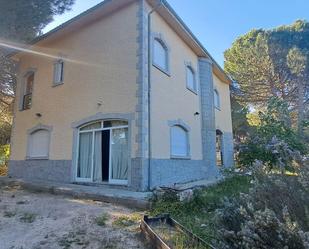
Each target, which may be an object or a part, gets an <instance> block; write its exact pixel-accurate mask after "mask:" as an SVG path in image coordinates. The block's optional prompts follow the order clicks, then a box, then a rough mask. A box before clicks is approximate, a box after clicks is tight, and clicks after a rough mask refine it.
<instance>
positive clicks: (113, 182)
mask: <svg viewBox="0 0 309 249" xmlns="http://www.w3.org/2000/svg"><path fill="white" fill-rule="evenodd" d="M117 120H119V121H125V122H127V124H126V125H119V126H112V127H104V122H105V121H117ZM94 123H101V127H100V128H93V129H89V130H82V129H83V128H84V127H87V126H89V125H91V124H94ZM117 129H128V151H129V153H130V151H131V148H130V126H129V120H126V119H116V118H115V119H102V120H97V121H91V122H89V123H86V124H83V125H82V126H80V127H79V128H78V137H77V148H76V160H75V161H76V163H75V176H74V178H75V180H76V181H77V182H93V171H94V139H95V133H96V132H99V131H105V130H109V131H110V145H109V146H110V148H109V149H110V155H109V157H110V158H109V177H108V178H109V180H108V184H110V185H128V184H129V177H130V175H129V173H128V179H127V180H117V179H112V175H111V173H112V172H111V165H112V164H111V156H112V150H111V146H112V144H111V141H112V131H113V130H117ZM83 133H92V158H91V177H90V178H82V177H78V171H77V169H78V162H79V146H80V134H83ZM128 160H129V158H128ZM129 167H130V165H129Z"/></svg>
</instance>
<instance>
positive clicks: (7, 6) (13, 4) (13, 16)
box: [0, 0, 75, 145]
mask: <svg viewBox="0 0 309 249" xmlns="http://www.w3.org/2000/svg"><path fill="white" fill-rule="evenodd" d="M74 1H75V0H44V1H42V0H9V1H6V0H0V114H1V116H0V145H1V144H3V143H6V142H7V141H8V138H9V136H10V130H11V123H12V117H11V115H12V114H11V110H12V103H13V101H14V96H15V85H16V63H15V62H14V61H13V60H11V59H9V58H7V57H6V56H5V55H6V54H7V53H8V52H9V51H10V50H8V49H7V48H6V47H4V46H1V43H3V42H5V43H11V42H14V43H18V44H19V43H20V44H21V45H22V44H25V43H28V42H30V41H31V40H33V39H34V38H35V37H37V36H38V35H40V34H41V32H42V29H43V28H44V27H46V25H47V24H49V23H50V22H51V21H52V20H53V16H54V15H58V14H63V13H64V12H65V11H68V10H70V8H71V6H72V5H73V4H74Z"/></svg>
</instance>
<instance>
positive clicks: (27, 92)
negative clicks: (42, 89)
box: [22, 72, 34, 110]
mask: <svg viewBox="0 0 309 249" xmlns="http://www.w3.org/2000/svg"><path fill="white" fill-rule="evenodd" d="M33 83H34V72H31V73H29V74H27V76H26V77H25V83H24V89H23V98H22V103H23V105H22V110H28V109H30V108H31V105H32V92H33Z"/></svg>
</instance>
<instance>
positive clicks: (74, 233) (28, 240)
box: [0, 187, 148, 249]
mask: <svg viewBox="0 0 309 249" xmlns="http://www.w3.org/2000/svg"><path fill="white" fill-rule="evenodd" d="M138 215H141V214H139V213H136V212H134V210H131V209H128V208H124V207H121V206H116V205H112V204H108V203H102V202H96V201H88V200H75V199H72V198H68V197H62V196H55V195H50V194H43V193H30V192H27V191H25V190H21V189H19V188H18V187H15V188H12V187H2V188H0V249H71V248H72V249H86V248H87V249H103V248H106V249H121V248H124V249H131V248H132V249H133V248H136V249H138V248H140V249H142V248H146V246H145V245H144V244H143V242H142V241H143V239H142V238H141V237H140V232H139V228H138V221H136V220H135V222H129V226H128V227H126V224H125V223H124V226H121V227H119V226H117V225H116V224H118V223H119V222H118V223H117V221H119V220H123V217H130V216H134V217H136V216H138ZM135 219H136V218H135ZM147 248H148V247H147Z"/></svg>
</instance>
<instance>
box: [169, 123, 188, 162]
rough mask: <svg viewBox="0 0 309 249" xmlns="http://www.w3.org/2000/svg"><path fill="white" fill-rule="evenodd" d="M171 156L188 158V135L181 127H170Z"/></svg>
mask: <svg viewBox="0 0 309 249" xmlns="http://www.w3.org/2000/svg"><path fill="white" fill-rule="evenodd" d="M171 156H172V157H189V135H188V131H187V130H186V129H184V128H183V127H182V126H179V125H175V126H172V127H171Z"/></svg>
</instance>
